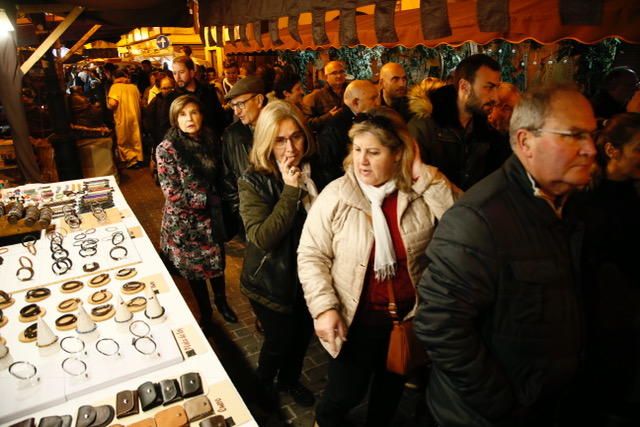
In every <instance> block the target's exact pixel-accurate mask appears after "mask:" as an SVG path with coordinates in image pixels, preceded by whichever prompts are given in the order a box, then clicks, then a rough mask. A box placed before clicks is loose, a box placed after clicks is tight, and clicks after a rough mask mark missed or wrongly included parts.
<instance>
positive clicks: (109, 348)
mask: <svg viewBox="0 0 640 427" xmlns="http://www.w3.org/2000/svg"><path fill="white" fill-rule="evenodd" d="M96 350H97V351H98V353H100V354H102V355H104V356H108V357H112V356H120V344H118V341H116V340H114V339H113V338H101V339H99V340H98V341H97V342H96Z"/></svg>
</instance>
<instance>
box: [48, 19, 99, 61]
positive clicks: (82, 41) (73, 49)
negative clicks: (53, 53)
mask: <svg viewBox="0 0 640 427" xmlns="http://www.w3.org/2000/svg"><path fill="white" fill-rule="evenodd" d="M100 27H102V25H99V24H98V25H94V26H93V27H91V29H90V30H89V31H87V32H86V33H85V35H84V36H82V37H81V38H80V40H78V41H77V42H76V44H74V45H73V46H72V47H71V49H69V51H68V52H67V53H66V54H65V55H64V56H63V57H62V58H59V59H58V60H57V61H58V62H59V63H61V64H63V63H64V62H65V61H66V60H67V59H69V58H70V57H71V55H73V54H74V53H75V52H76V51H77V50H78V49H80V47H81V46H82V45H83V44H85V43H86V42H87V40H89V37H91V36H92V35H93V34H94V33H95V32H96V31H98V30H99V29H100Z"/></svg>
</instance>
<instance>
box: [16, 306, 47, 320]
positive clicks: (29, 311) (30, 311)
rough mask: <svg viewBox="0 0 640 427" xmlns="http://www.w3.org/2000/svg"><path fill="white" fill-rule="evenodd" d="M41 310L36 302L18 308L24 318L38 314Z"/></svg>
mask: <svg viewBox="0 0 640 427" xmlns="http://www.w3.org/2000/svg"><path fill="white" fill-rule="evenodd" d="M41 312H42V310H41V309H40V306H38V304H29V305H25V306H24V307H22V308H21V309H20V316H22V317H24V318H29V317H34V316H37V315H38V314H40V313H41Z"/></svg>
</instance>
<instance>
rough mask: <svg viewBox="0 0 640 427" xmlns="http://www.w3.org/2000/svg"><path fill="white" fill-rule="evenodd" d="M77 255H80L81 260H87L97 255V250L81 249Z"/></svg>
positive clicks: (93, 248) (92, 248) (91, 248)
mask: <svg viewBox="0 0 640 427" xmlns="http://www.w3.org/2000/svg"><path fill="white" fill-rule="evenodd" d="M78 253H79V254H80V256H81V257H82V258H88V257H91V256H94V255H95V254H97V253H98V249H97V248H95V247H90V248H81V249H80V250H79V251H78Z"/></svg>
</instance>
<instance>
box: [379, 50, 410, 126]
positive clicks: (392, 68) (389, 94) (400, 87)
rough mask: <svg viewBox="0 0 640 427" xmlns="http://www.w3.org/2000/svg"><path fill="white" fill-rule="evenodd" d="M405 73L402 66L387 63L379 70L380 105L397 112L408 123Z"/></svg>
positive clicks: (408, 112)
mask: <svg viewBox="0 0 640 427" xmlns="http://www.w3.org/2000/svg"><path fill="white" fill-rule="evenodd" d="M407 82H408V80H407V73H405V72H404V68H402V65H400V64H398V63H396V62H387V63H386V64H384V65H383V66H382V68H380V104H381V105H384V106H387V107H390V108H392V109H394V110H395V111H397V112H398V113H399V114H400V115H401V116H402V118H403V119H404V120H405V121H406V122H407V123H409V120H411V111H410V110H409V99H408V98H407Z"/></svg>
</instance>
